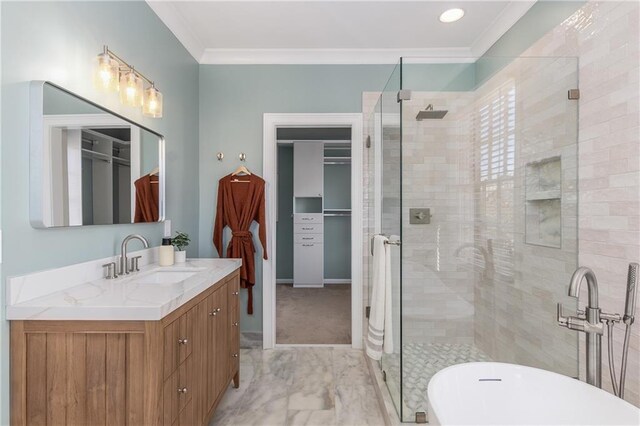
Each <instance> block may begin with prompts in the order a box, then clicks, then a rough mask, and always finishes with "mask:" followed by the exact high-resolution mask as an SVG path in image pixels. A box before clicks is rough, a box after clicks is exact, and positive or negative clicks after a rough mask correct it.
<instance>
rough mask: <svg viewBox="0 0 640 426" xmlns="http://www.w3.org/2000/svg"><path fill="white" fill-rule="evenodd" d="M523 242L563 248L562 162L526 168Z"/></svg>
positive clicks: (548, 160) (550, 160)
mask: <svg viewBox="0 0 640 426" xmlns="http://www.w3.org/2000/svg"><path fill="white" fill-rule="evenodd" d="M525 204H526V208H525V215H526V217H525V242H526V243H527V244H534V245H539V246H544V247H552V248H561V246H562V161H561V158H560V156H556V157H550V158H545V159H543V160H540V161H535V162H531V163H528V164H527V165H526V168H525Z"/></svg>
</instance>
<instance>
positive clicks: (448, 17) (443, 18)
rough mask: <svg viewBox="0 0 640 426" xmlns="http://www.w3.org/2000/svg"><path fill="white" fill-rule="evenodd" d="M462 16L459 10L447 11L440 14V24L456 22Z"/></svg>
mask: <svg viewBox="0 0 640 426" xmlns="http://www.w3.org/2000/svg"><path fill="white" fill-rule="evenodd" d="M463 16H464V10H462V9H459V8H454V9H449V10H445V11H444V12H442V15H440V22H444V23H446V24H448V23H450V22H456V21H457V20H458V19H460V18H462V17H463Z"/></svg>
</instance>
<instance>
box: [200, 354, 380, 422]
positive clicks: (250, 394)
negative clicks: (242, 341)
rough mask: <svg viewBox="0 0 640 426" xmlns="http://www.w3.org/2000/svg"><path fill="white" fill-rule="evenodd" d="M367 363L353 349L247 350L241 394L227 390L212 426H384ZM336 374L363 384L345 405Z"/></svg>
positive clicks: (348, 391)
mask: <svg viewBox="0 0 640 426" xmlns="http://www.w3.org/2000/svg"><path fill="white" fill-rule="evenodd" d="M334 352H337V353H338V354H337V355H336V354H335V353H334ZM363 360H364V354H363V352H362V351H360V350H353V349H342V348H340V349H338V348H289V349H276V350H269V351H262V350H257V349H242V350H241V352H240V388H239V389H233V388H232V387H229V389H227V391H226V393H225V395H224V396H223V397H222V400H221V402H220V405H219V406H218V409H217V410H216V413H215V416H214V418H213V420H212V423H211V425H216V426H218V425H220V426H228V425H285V424H286V425H323V426H324V425H368V424H372V425H376V424H384V420H383V418H382V417H381V415H380V411H379V408H378V399H377V396H376V393H375V389H374V388H373V385H372V384H371V383H372V381H371V379H368V378H367V377H366V374H368V366H367V365H366V363H364V362H361V361H363ZM335 371H339V372H340V374H345V375H346V376H347V377H354V378H356V379H354V380H355V381H357V382H361V383H362V384H361V385H353V384H352V385H348V386H346V387H345V389H344V390H343V391H342V402H341V403H340V404H339V403H338V401H337V399H338V396H337V393H338V389H339V388H340V386H341V385H337V384H336V381H335V379H334V372H335Z"/></svg>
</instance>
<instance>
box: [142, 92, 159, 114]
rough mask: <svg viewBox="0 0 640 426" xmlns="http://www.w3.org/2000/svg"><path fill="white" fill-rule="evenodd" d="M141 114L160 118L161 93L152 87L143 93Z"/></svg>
mask: <svg viewBox="0 0 640 426" xmlns="http://www.w3.org/2000/svg"><path fill="white" fill-rule="evenodd" d="M142 113H143V114H144V115H146V116H149V117H154V118H162V93H161V92H160V91H159V90H158V89H156V88H155V86H153V85H152V86H151V87H149V88H147V89H146V90H145V91H144V104H143V106H142Z"/></svg>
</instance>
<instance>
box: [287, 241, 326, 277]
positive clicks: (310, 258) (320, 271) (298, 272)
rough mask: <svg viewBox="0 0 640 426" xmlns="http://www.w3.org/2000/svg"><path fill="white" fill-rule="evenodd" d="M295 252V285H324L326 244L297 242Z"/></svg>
mask: <svg viewBox="0 0 640 426" xmlns="http://www.w3.org/2000/svg"><path fill="white" fill-rule="evenodd" d="M294 246H295V250H294V252H293V285H294V286H298V285H301V286H322V284H323V281H324V279H323V278H324V262H323V257H324V244H322V243H300V244H295V245H294Z"/></svg>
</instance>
